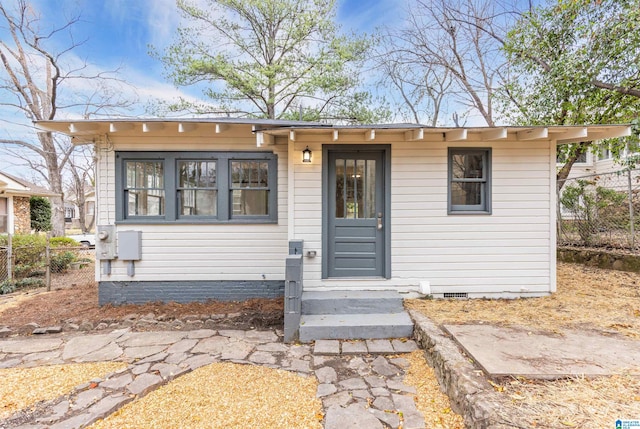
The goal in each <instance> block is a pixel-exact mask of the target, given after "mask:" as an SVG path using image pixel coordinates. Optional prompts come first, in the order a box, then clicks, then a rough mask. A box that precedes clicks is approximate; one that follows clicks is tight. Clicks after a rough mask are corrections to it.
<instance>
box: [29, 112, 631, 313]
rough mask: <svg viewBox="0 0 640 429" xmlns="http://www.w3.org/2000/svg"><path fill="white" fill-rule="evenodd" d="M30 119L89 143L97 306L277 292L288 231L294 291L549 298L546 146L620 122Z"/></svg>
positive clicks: (616, 129)
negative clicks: (295, 252)
mask: <svg viewBox="0 0 640 429" xmlns="http://www.w3.org/2000/svg"><path fill="white" fill-rule="evenodd" d="M37 125H38V126H39V127H40V128H42V129H46V130H50V131H58V132H62V133H65V134H67V135H70V136H72V137H73V141H74V143H75V144H95V145H96V147H95V149H96V150H95V153H96V156H97V175H96V177H97V183H96V191H97V194H96V197H97V219H96V225H97V227H96V229H97V231H98V236H99V237H101V238H102V240H101V241H99V242H98V244H97V247H96V249H97V257H98V258H99V259H101V260H102V261H103V263H102V265H101V268H100V269H99V270H98V272H97V280H98V281H99V288H100V302H101V303H106V302H117V303H121V302H140V301H154V300H165V301H166V300H178V301H189V300H198V299H200V300H203V299H207V298H216V299H238V298H248V297H253V296H273V295H274V294H275V295H280V296H281V295H282V288H283V284H284V279H285V260H286V258H287V255H288V254H289V244H294V247H295V242H296V241H303V250H302V253H303V254H304V255H305V257H304V267H303V285H304V290H305V291H318V292H320V291H328V290H332V289H334V290H335V289H340V290H343V289H351V290H386V289H392V290H397V291H401V292H406V291H418V290H422V291H423V292H427V293H430V294H432V295H434V296H439V297H442V296H452V297H463V296H464V297H488V298H498V297H509V298H512V297H528V296H544V295H548V294H550V293H552V292H554V291H555V290H556V277H555V276H556V226H555V220H556V192H555V176H556V144H558V143H567V142H572V141H581V140H585V139H587V138H588V139H589V140H593V139H599V138H607V137H615V136H622V135H628V134H629V132H630V129H629V127H626V126H588V127H561V126H555V127H495V128H430V127H425V126H420V125H408V124H397V125H370V126H329V125H326V124H317V123H304V122H295V121H293V122H287V121H271V120H250V119H230V118H219V119H199V120H112V121H107V120H105V121H102V120H80V121H41V122H38V123H37ZM303 157H305V159H303ZM306 161H308V162H306Z"/></svg>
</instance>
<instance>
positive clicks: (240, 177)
mask: <svg viewBox="0 0 640 429" xmlns="http://www.w3.org/2000/svg"><path fill="white" fill-rule="evenodd" d="M230 190H231V207H232V210H231V215H232V216H266V215H267V214H269V163H268V162H266V161H231V189H230Z"/></svg>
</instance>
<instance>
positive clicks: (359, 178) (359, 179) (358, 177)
mask: <svg viewBox="0 0 640 429" xmlns="http://www.w3.org/2000/svg"><path fill="white" fill-rule="evenodd" d="M364 163H365V161H364V159H358V160H356V172H355V178H354V179H355V184H356V185H355V198H354V199H355V204H356V207H355V215H356V218H358V219H362V218H364V217H365V216H364V194H365V193H364V189H365V188H364V183H365V176H364Z"/></svg>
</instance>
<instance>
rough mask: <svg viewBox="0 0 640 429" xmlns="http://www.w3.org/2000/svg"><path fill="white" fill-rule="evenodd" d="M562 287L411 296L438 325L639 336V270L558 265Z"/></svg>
mask: <svg viewBox="0 0 640 429" xmlns="http://www.w3.org/2000/svg"><path fill="white" fill-rule="evenodd" d="M557 289H558V291H557V292H556V293H555V294H553V295H551V296H548V297H544V298H523V299H515V300H485V299H477V300H408V301H407V307H408V308H412V309H415V310H418V311H420V312H421V313H423V314H424V315H426V316H427V317H429V318H430V319H432V320H433V321H435V322H436V323H439V324H446V323H449V324H461V323H491V324H496V325H503V326H522V327H526V328H527V329H531V330H541V331H548V332H554V333H561V329H563V328H564V329H570V328H579V329H585V328H586V329H596V330H602V331H607V332H611V331H615V332H619V333H621V334H624V335H626V336H628V337H631V338H640V274H637V273H627V272H622V271H613V270H602V269H599V268H593V267H586V266H583V265H573V264H564V263H559V264H558V288H557Z"/></svg>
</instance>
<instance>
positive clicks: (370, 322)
mask: <svg viewBox="0 0 640 429" xmlns="http://www.w3.org/2000/svg"><path fill="white" fill-rule="evenodd" d="M412 334H413V322H412V321H411V318H410V317H409V315H408V314H407V313H406V312H404V311H403V312H400V313H371V314H303V315H302V318H301V320H300V341H301V342H309V341H314V340H338V339H372V338H401V337H411V335H412Z"/></svg>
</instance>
